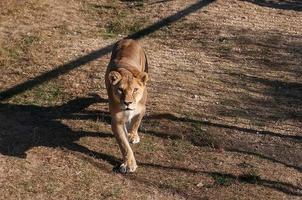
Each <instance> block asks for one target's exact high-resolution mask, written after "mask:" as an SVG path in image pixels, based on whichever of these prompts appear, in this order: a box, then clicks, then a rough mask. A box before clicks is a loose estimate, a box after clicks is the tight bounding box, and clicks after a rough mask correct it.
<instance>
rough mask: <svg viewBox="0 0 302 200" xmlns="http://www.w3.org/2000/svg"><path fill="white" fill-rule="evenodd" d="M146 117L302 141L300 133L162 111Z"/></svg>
mask: <svg viewBox="0 0 302 200" xmlns="http://www.w3.org/2000/svg"><path fill="white" fill-rule="evenodd" d="M145 118H146V119H162V118H166V119H170V120H173V121H182V122H190V123H199V124H203V125H207V126H214V127H218V128H226V129H233V130H237V131H242V132H246V133H252V134H260V135H269V136H272V137H279V138H284V139H291V140H296V141H297V142H299V143H300V142H302V136H300V135H287V134H282V133H275V132H272V131H261V130H256V129H250V128H243V127H238V126H234V125H227V124H219V123H215V122H210V121H199V120H194V119H189V118H184V117H176V116H174V115H172V114H170V113H163V114H158V115H150V116H146V117H145Z"/></svg>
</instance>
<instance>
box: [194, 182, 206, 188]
mask: <svg viewBox="0 0 302 200" xmlns="http://www.w3.org/2000/svg"><path fill="white" fill-rule="evenodd" d="M196 186H197V187H203V186H204V184H203V182H202V181H200V182H199V183H198V184H197V185H196Z"/></svg>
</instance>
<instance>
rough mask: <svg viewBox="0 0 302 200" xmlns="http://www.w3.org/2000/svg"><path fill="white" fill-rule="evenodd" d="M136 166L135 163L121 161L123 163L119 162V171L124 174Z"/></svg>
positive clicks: (132, 170)
mask: <svg viewBox="0 0 302 200" xmlns="http://www.w3.org/2000/svg"><path fill="white" fill-rule="evenodd" d="M136 168H137V165H136V164H132V165H130V164H125V163H123V164H121V166H120V168H119V171H120V173H122V174H126V173H128V172H130V173H132V172H134V171H135V170H136Z"/></svg>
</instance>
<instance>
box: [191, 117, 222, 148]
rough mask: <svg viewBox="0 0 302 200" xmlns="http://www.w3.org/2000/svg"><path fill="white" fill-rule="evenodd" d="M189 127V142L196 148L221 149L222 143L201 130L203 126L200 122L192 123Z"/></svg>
mask: <svg viewBox="0 0 302 200" xmlns="http://www.w3.org/2000/svg"><path fill="white" fill-rule="evenodd" d="M191 126H192V134H191V141H192V143H193V144H196V145H198V146H209V147H212V148H221V147H222V146H223V142H222V141H221V140H219V139H217V138H216V137H215V136H214V135H213V134H212V133H209V132H207V131H206V130H205V129H204V128H203V124H202V123H201V122H198V121H196V122H192V123H191Z"/></svg>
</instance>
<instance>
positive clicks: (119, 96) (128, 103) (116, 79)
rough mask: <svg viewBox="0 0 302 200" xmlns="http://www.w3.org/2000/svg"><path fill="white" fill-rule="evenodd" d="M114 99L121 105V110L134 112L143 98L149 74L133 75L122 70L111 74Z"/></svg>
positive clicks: (137, 73) (138, 73)
mask: <svg viewBox="0 0 302 200" xmlns="http://www.w3.org/2000/svg"><path fill="white" fill-rule="evenodd" d="M108 77H109V81H110V84H111V85H112V93H113V98H114V100H115V101H116V102H118V103H119V104H120V106H121V107H120V108H121V110H134V109H135V108H136V105H137V103H138V102H139V101H140V100H141V99H142V98H143V95H144V90H145V87H146V82H147V80H148V74H147V73H145V72H136V73H131V72H130V71H128V70H126V69H123V68H120V69H117V70H116V71H111V72H110V73H109V76H108Z"/></svg>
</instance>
